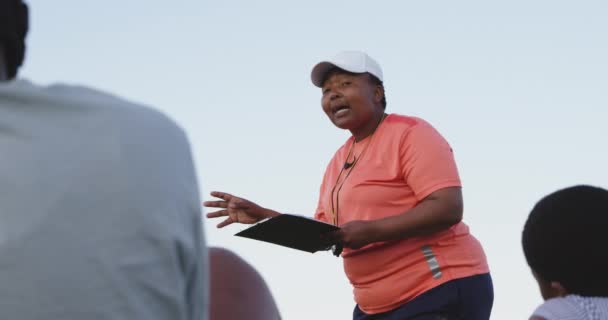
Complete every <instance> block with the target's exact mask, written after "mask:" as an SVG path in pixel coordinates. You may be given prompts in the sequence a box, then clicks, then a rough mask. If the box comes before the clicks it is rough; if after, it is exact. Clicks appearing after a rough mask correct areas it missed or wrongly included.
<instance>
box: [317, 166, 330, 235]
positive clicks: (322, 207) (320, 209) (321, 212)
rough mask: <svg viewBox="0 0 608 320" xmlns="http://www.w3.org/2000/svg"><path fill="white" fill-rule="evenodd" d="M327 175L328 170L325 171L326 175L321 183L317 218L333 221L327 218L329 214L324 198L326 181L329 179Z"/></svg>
mask: <svg viewBox="0 0 608 320" xmlns="http://www.w3.org/2000/svg"><path fill="white" fill-rule="evenodd" d="M326 176H327V172H326V173H325V176H324V177H323V182H322V183H321V187H320V188H319V200H318V201H317V210H315V219H316V220H319V221H323V222H325V223H331V222H330V221H329V219H327V214H326V213H325V205H324V201H323V199H324V198H325V193H326V192H325V189H326V185H325V181H326V180H327V178H326Z"/></svg>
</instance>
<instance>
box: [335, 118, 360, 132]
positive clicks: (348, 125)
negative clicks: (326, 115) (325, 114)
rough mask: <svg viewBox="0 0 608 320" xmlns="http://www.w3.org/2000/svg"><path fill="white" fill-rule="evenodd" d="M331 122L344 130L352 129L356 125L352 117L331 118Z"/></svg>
mask: <svg viewBox="0 0 608 320" xmlns="http://www.w3.org/2000/svg"><path fill="white" fill-rule="evenodd" d="M331 122H332V123H333V124H334V126H336V127H338V128H340V129H344V130H350V129H352V128H354V127H355V124H354V123H353V121H352V120H350V119H337V120H335V119H331Z"/></svg>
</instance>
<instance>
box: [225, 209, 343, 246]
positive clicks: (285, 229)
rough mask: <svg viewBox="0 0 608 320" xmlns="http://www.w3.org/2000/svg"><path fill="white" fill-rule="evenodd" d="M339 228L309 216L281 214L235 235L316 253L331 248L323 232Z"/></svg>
mask: <svg viewBox="0 0 608 320" xmlns="http://www.w3.org/2000/svg"><path fill="white" fill-rule="evenodd" d="M339 229H340V228H339V227H337V226H334V225H333V224H328V223H325V222H321V221H318V220H314V219H311V218H308V217H303V216H298V215H292V214H281V215H278V216H276V217H272V218H270V219H267V220H264V221H262V222H260V223H258V224H256V225H254V226H252V227H249V228H247V229H245V230H243V231H241V232H239V233H237V234H235V236H239V237H244V238H250V239H254V240H259V241H264V242H269V243H274V244H276V245H280V246H284V247H288V248H292V249H297V250H302V251H306V252H310V253H314V252H317V251H323V250H329V249H330V247H331V246H332V243H331V242H330V241H328V240H327V239H326V238H324V237H322V234H324V233H327V232H331V231H336V230H339Z"/></svg>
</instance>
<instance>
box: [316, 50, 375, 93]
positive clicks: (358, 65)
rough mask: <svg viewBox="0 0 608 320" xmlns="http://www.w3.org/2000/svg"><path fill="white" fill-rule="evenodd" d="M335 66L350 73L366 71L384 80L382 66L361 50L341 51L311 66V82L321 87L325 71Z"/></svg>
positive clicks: (325, 74)
mask: <svg viewBox="0 0 608 320" xmlns="http://www.w3.org/2000/svg"><path fill="white" fill-rule="evenodd" d="M336 67H338V68H340V69H342V70H345V71H348V72H352V73H365V72H368V73H370V74H372V75H374V76H375V77H376V78H378V79H379V80H380V81H384V80H383V79H382V68H380V65H379V64H378V62H376V60H374V59H372V58H371V57H370V56H368V55H367V53H365V52H362V51H342V52H340V53H338V54H337V55H335V56H334V57H332V58H330V59H327V60H324V61H321V62H319V63H317V64H316V65H315V66H314V67H313V68H312V72H311V73H310V79H311V80H312V83H313V84H314V85H315V86H317V87H319V88H321V87H323V81H324V80H325V77H326V76H327V72H329V71H330V70H331V69H333V68H336Z"/></svg>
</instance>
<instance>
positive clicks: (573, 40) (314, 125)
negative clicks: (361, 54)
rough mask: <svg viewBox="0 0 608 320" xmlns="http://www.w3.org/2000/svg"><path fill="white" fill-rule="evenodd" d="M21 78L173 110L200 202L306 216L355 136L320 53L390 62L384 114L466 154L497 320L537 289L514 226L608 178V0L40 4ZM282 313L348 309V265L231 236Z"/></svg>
mask: <svg viewBox="0 0 608 320" xmlns="http://www.w3.org/2000/svg"><path fill="white" fill-rule="evenodd" d="M29 3H30V6H31V9H32V30H31V34H30V37H29V52H28V58H27V66H26V68H25V69H24V70H23V76H24V77H26V78H30V79H32V80H34V81H35V82H38V83H42V84H47V83H52V82H56V81H60V82H68V83H78V84H84V85H89V86H94V87H97V88H101V89H104V90H108V91H112V92H114V93H117V94H120V95H123V96H125V97H127V98H129V99H132V100H135V101H139V102H143V103H146V104H150V105H153V106H155V107H156V108H158V109H160V110H163V111H164V112H165V113H167V114H169V115H170V116H171V117H173V118H174V119H175V120H176V121H177V122H179V123H180V124H181V125H182V126H183V127H184V128H185V129H186V131H187V132H188V135H189V137H190V139H191V144H192V148H193V151H194V155H195V160H196V166H197V169H198V175H199V179H200V185H201V187H202V189H203V190H204V192H203V193H204V197H203V198H205V199H207V198H208V197H207V196H206V194H207V192H208V191H210V190H215V189H220V190H224V191H230V192H233V193H236V194H240V195H243V196H246V197H249V198H251V200H254V201H257V202H258V203H259V204H261V205H264V206H268V207H271V208H274V209H277V210H281V211H285V212H293V213H300V214H304V215H309V216H310V215H312V213H313V211H314V208H315V205H316V201H317V199H316V198H317V192H318V187H319V183H320V181H321V176H322V173H323V170H324V168H325V165H326V164H327V162H328V161H329V158H330V157H331V155H332V154H333V152H334V151H335V149H336V148H337V147H339V145H341V144H342V143H343V141H344V140H345V139H346V138H347V137H348V135H347V132H343V131H340V130H339V129H336V128H334V127H333V126H332V125H331V123H330V122H329V120H327V119H326V117H325V115H324V114H323V113H322V112H321V108H320V104H319V99H320V92H319V90H318V89H317V88H315V87H313V86H312V84H311V83H310V80H309V71H310V68H311V67H312V65H313V64H314V63H316V62H317V61H318V60H319V59H323V58H324V57H326V56H328V55H333V54H334V53H335V52H337V51H339V50H344V49H359V50H364V51H367V52H368V53H369V54H370V55H372V56H373V57H374V58H376V60H378V61H379V62H380V64H381V65H382V67H383V69H384V75H385V85H386V92H387V99H388V108H387V110H388V112H396V113H402V114H409V115H415V116H419V117H422V118H425V119H426V120H428V121H429V122H431V123H432V124H433V125H434V126H435V127H437V128H438V129H439V130H440V132H441V133H442V134H443V135H444V136H445V137H446V139H447V140H448V141H449V142H450V143H451V144H452V146H453V149H454V150H455V154H456V159H457V163H458V165H459V168H460V173H461V177H462V180H463V183H464V194H465V218H464V219H465V221H466V222H467V223H468V224H469V226H470V227H471V230H472V232H473V233H474V235H475V236H476V237H478V238H479V239H480V240H481V242H482V244H483V245H484V247H485V250H486V253H487V255H488V259H489V263H490V266H491V269H492V274H493V277H494V282H495V294H496V297H495V307H494V312H493V316H492V319H496V320H511V319H526V318H527V317H528V315H529V314H530V313H531V312H532V310H533V308H534V307H535V306H536V305H537V304H538V303H540V301H541V298H540V295H539V293H538V290H537V288H536V284H535V282H534V280H533V278H532V276H531V275H530V272H529V270H528V268H527V266H526V263H525V261H524V258H523V254H522V250H521V245H520V233H521V229H522V226H523V223H524V221H525V218H526V216H527V213H528V211H529V209H530V208H531V207H532V205H533V204H534V202H535V201H536V200H537V199H539V198H540V197H541V196H542V195H544V194H546V193H548V192H551V191H554V190H555V189H557V188H560V187H565V186H568V185H571V184H576V183H590V184H595V185H600V186H603V187H607V186H608V185H607V182H608V170H606V164H607V163H608V151H607V148H606V143H605V139H606V137H608V128H607V127H606V121H607V120H608V90H607V88H608V60H607V58H606V57H608V37H607V36H606V35H607V34H608V19H606V17H607V16H608V2H606V1H601V0H598V1H589V0H580V1H555V0H554V1H548V0H546V1H545V0H543V1H521V0H517V1H508V2H507V1H503V2H500V3H498V2H490V1H397V0H395V1H375V2H371V1H330V0H326V1H320V0H308V1H298V2H295V1H278V0H277V1H269V0H260V1H245V0H241V1H235V0H225V1H221V2H220V1H218V2H211V1H193V0H192V1H180V0H176V1H158V0H148V1H143V0H139V1H137V0H127V1H125V0H122V1H118V0H106V1H95V2H93V1H77V0H53V1H43V0H31V1H29ZM215 224H216V222H215V221H206V230H207V232H208V233H207V239H208V241H209V243H211V244H212V245H218V246H223V247H227V248H230V249H232V250H234V251H236V252H237V253H239V254H241V255H242V256H243V257H244V258H245V259H247V260H248V261H249V262H250V263H251V264H252V265H254V266H255V267H256V268H257V269H258V270H259V271H260V272H261V273H262V274H263V276H264V277H265V278H266V280H267V281H268V283H269V285H270V288H271V290H272V292H273V294H274V295H275V299H276V300H277V303H278V305H279V308H280V310H281V312H282V314H283V317H284V319H286V320H299V319H301V320H304V319H348V318H349V317H350V314H351V311H352V308H353V306H354V303H353V301H352V294H351V289H350V285H349V283H348V281H347V280H346V278H345V276H344V275H343V272H342V265H341V261H340V260H339V259H337V258H335V257H333V256H332V255H331V254H329V253H317V254H314V255H310V254H307V253H300V252H296V251H292V250H289V249H284V248H281V247H275V246H271V245H268V244H265V243H258V242H255V241H251V240H246V239H241V238H237V237H234V236H233V234H234V233H236V232H238V231H240V230H242V229H243V227H240V226H231V227H227V228H225V229H223V230H216V229H215V228H214V225H215Z"/></svg>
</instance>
